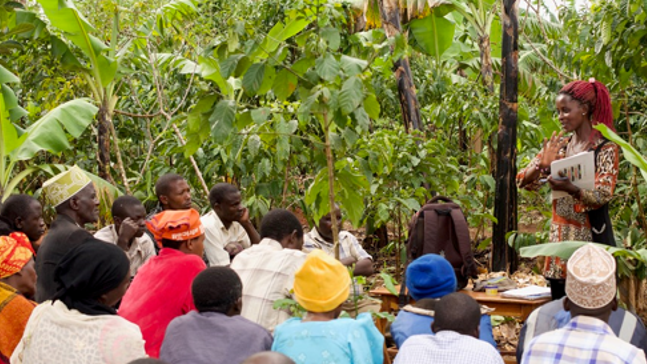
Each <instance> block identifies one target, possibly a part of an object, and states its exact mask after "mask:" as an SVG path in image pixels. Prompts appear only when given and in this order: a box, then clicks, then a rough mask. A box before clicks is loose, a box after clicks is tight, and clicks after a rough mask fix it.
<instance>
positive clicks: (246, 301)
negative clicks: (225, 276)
mask: <svg viewBox="0 0 647 364" xmlns="http://www.w3.org/2000/svg"><path fill="white" fill-rule="evenodd" d="M261 238H262V240H261V242H260V243H258V244H257V245H254V246H252V247H251V248H249V249H245V250H243V251H242V252H241V253H240V254H238V255H237V256H236V258H235V259H234V261H233V262H232V263H231V269H233V270H234V271H236V273H238V275H239V276H240V280H241V281H242V282H243V309H242V311H241V315H242V316H243V317H245V318H246V319H248V320H251V321H253V322H256V323H257V324H259V325H261V326H263V327H264V328H266V329H268V330H270V331H274V327H276V325H278V324H280V323H282V322H283V321H285V320H287V319H288V318H290V312H289V310H287V309H284V310H275V309H274V307H273V306H274V301H276V300H279V299H282V298H287V297H291V295H290V291H291V290H292V285H293V283H294V273H295V272H296V271H297V269H299V268H300V267H301V265H302V264H303V262H304V261H305V259H306V255H305V253H303V252H302V251H301V248H302V247H303V228H302V227H301V223H300V222H299V219H297V217H296V216H294V214H293V213H291V212H290V211H288V210H283V209H276V210H272V211H270V212H268V213H267V215H265V217H263V220H262V221H261Z"/></svg>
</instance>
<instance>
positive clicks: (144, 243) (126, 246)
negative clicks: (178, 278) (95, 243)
mask: <svg viewBox="0 0 647 364" xmlns="http://www.w3.org/2000/svg"><path fill="white" fill-rule="evenodd" d="M111 213H112V221H113V223H114V224H112V225H108V226H106V227H104V228H103V229H101V230H99V231H97V232H96V233H95V234H94V237H95V238H97V239H99V240H103V241H105V242H108V243H112V244H116V245H117V246H119V247H120V248H121V249H123V250H124V251H125V252H126V255H128V259H129V260H130V276H131V277H134V276H135V274H136V273H137V270H138V269H139V268H140V267H141V266H142V265H144V263H146V262H147V261H148V260H149V259H150V258H152V257H153V256H155V246H154V245H153V240H152V239H151V238H150V237H149V236H148V235H147V234H145V231H146V209H144V205H142V203H141V202H140V201H139V200H138V199H137V198H135V197H133V196H121V197H118V198H117V199H116V200H115V202H114V203H113V204H112V210H111Z"/></svg>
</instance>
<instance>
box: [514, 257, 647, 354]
mask: <svg viewBox="0 0 647 364" xmlns="http://www.w3.org/2000/svg"><path fill="white" fill-rule="evenodd" d="M617 307H618V303H617V301H616V261H615V259H614V258H613V256H611V254H609V253H608V252H607V251H606V250H604V249H602V248H600V247H598V246H596V245H594V244H587V245H584V246H583V247H581V248H579V249H578V250H576V251H575V253H573V256H571V258H570V259H569V260H568V263H567V265H566V299H565V300H564V309H565V310H566V311H570V313H571V316H572V319H571V320H570V321H569V322H568V324H566V326H564V327H563V328H561V329H558V330H555V331H550V332H547V333H545V334H542V335H539V336H537V337H535V338H534V339H533V340H532V341H531V342H530V345H529V346H528V350H526V353H525V355H524V356H523V360H522V363H523V364H534V363H574V364H578V363H582V364H584V363H627V364H629V363H634V364H641V363H642V364H644V363H647V361H645V353H644V352H643V351H642V350H640V349H638V348H636V347H635V346H633V345H631V344H629V343H627V342H625V341H623V340H621V339H619V338H618V337H617V336H616V335H615V334H614V333H613V330H611V327H609V325H608V321H609V316H610V315H611V312H612V311H615V310H616V309H617Z"/></svg>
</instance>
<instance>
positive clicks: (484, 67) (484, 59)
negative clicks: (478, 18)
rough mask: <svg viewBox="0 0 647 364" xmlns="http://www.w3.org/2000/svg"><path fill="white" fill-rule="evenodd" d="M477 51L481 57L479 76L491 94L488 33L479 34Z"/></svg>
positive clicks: (490, 50) (490, 59)
mask: <svg viewBox="0 0 647 364" xmlns="http://www.w3.org/2000/svg"><path fill="white" fill-rule="evenodd" d="M479 53H480V57H481V78H482V79H483V84H484V85H485V87H486V88H487V89H488V91H490V93H491V94H493V93H494V78H493V76H492V75H493V71H492V47H491V46H490V35H489V34H481V35H479Z"/></svg>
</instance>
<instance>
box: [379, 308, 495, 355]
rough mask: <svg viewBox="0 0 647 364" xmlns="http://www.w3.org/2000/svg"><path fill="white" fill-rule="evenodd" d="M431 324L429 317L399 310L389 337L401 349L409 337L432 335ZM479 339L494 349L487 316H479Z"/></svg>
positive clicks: (431, 318)
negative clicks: (391, 337)
mask: <svg viewBox="0 0 647 364" xmlns="http://www.w3.org/2000/svg"><path fill="white" fill-rule="evenodd" d="M432 322H434V318H433V317H431V316H426V315H419V314H417V313H413V312H407V311H404V310H400V312H399V313H398V316H396V318H395V321H393V324H391V336H393V340H395V345H397V347H402V344H403V343H404V341H405V340H406V339H408V338H409V336H413V335H421V334H427V335H433V334H434V333H433V331H431V323H432ZM479 339H481V340H483V341H485V342H487V343H489V344H490V345H492V346H494V348H496V343H495V342H494V336H493V335H492V321H491V320H490V316H488V315H482V316H481V333H480V336H479Z"/></svg>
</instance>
